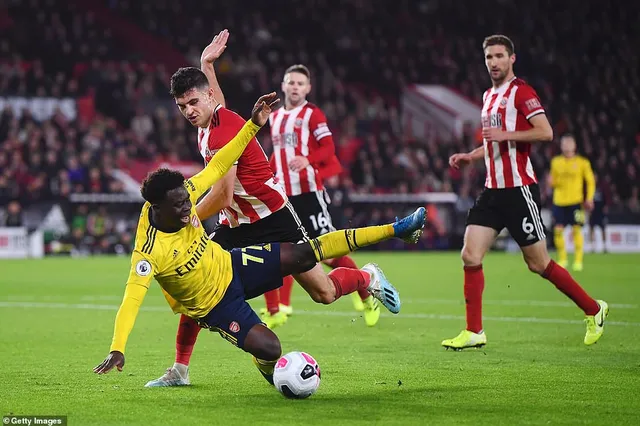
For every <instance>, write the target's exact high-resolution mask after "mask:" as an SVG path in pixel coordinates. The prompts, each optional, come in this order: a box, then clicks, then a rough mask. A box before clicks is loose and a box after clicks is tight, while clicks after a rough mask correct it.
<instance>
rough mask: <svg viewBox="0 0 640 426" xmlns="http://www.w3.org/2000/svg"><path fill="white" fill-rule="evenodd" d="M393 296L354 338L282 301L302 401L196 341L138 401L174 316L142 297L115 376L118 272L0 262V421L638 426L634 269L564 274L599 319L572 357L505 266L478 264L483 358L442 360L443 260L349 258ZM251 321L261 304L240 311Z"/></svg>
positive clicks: (607, 261)
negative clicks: (305, 380)
mask: <svg viewBox="0 0 640 426" xmlns="http://www.w3.org/2000/svg"><path fill="white" fill-rule="evenodd" d="M356 260H357V262H358V263H359V264H361V265H362V264H364V263H366V262H368V261H375V262H377V263H378V264H379V265H380V266H381V267H382V268H383V269H384V271H385V273H386V275H387V277H388V278H389V279H390V280H391V282H393V283H394V284H395V285H396V287H397V288H398V289H399V290H400V295H401V297H402V301H403V305H402V311H401V313H400V314H399V315H397V316H392V315H390V314H389V313H384V314H383V316H382V317H381V319H380V322H379V323H378V325H377V326H376V327H373V328H367V327H366V326H365V324H364V322H363V320H362V318H361V317H360V315H359V313H356V312H355V311H354V310H353V307H352V304H351V299H350V296H347V297H345V298H344V300H339V301H338V302H337V303H335V304H333V305H331V306H321V305H317V304H314V303H313V302H312V301H311V300H310V299H309V298H308V297H307V296H306V294H305V293H304V292H303V290H302V289H301V288H300V287H296V288H295V289H294V296H293V307H294V316H292V317H291V318H290V319H289V322H288V323H287V324H286V325H285V326H284V327H282V328H279V329H277V330H276V333H277V334H278V335H279V337H280V339H281V340H282V345H283V350H284V351H285V352H289V351H293V350H301V351H306V352H309V353H310V354H312V355H313V356H314V357H315V358H316V359H317V360H318V363H319V364H320V368H321V371H322V382H321V385H320V388H319V390H318V392H317V394H316V395H314V396H312V397H311V398H310V399H307V400H287V399H285V398H284V397H282V396H281V395H280V394H279V393H278V392H277V391H276V390H275V389H273V388H272V387H270V386H269V385H268V384H267V383H266V382H265V381H264V379H263V378H262V377H261V376H260V374H259V373H258V371H257V370H256V369H255V368H254V366H253V364H252V363H251V357H250V356H249V355H248V354H245V353H244V352H242V351H240V350H238V349H237V348H235V347H233V346H232V345H230V344H229V343H227V342H226V341H225V340H223V339H221V338H220V337H219V335H218V334H214V333H210V332H208V331H206V330H203V332H202V333H201V334H200V338H199V341H198V343H197V345H196V348H195V351H194V355H193V358H192V362H191V372H190V377H191V382H192V383H193V385H192V386H190V387H184V388H155V389H146V388H144V387H143V386H144V384H145V383H146V382H147V381H148V380H150V379H153V378H156V377H158V376H160V375H162V373H163V372H164V370H165V369H166V368H167V367H169V366H170V365H172V364H173V354H174V345H175V332H176V329H177V324H178V317H177V316H174V315H173V314H172V313H171V311H170V309H169V307H168V305H167V304H166V302H165V300H164V298H163V297H162V294H161V292H160V290H159V288H158V285H157V284H154V285H153V286H152V289H151V290H150V291H149V293H148V294H147V297H146V299H145V301H144V303H143V305H142V309H141V311H140V314H139V316H138V319H137V321H136V324H135V327H134V329H133V332H132V334H131V336H130V338H129V342H128V345H127V352H126V365H125V368H124V371H123V372H122V373H119V372H117V371H115V370H114V371H112V372H111V373H109V374H107V375H105V376H97V375H95V374H93V372H92V368H93V367H94V366H95V365H97V364H99V363H100V362H101V361H102V360H103V359H104V357H105V356H106V355H107V354H108V350H109V345H110V343H111V336H112V331H113V322H114V318H115V313H116V309H117V307H118V305H119V303H120V300H121V299H122V294H123V291H124V283H125V281H126V278H127V274H128V268H129V266H128V265H129V263H128V262H129V261H128V259H127V258H115V257H114V258H106V257H103V258H83V259H71V258H47V259H43V260H20V261H0V290H1V291H0V324H2V327H0V341H1V342H2V349H1V350H0V353H1V354H2V356H1V363H0V412H1V414H2V415H7V414H9V413H12V414H15V415H66V416H68V424H69V425H90V424H95V425H115V424H122V425H124V424H127V425H137V424H140V425H152V424H158V425H173V424H175V425H178V424H180V425H200V424H203V425H204V424H212V425H213V424H225V425H266V424H279V425H290V424H308V425H315V424H331V425H358V424H361V425H365V424H380V425H408V424H419V425H424V424H437V425H442V424H489V425H493V424H505V425H512V424H554V425H555V424H640V338H639V337H640V311H639V305H640V282H639V278H640V262H639V260H640V256H638V255H637V254H632V255H587V256H586V258H585V270H584V272H581V273H576V274H574V275H575V276H576V277H577V279H578V280H579V281H580V282H581V283H582V284H583V286H584V287H585V288H586V289H587V291H589V292H590V293H591V294H592V295H593V296H594V297H596V298H601V299H604V300H606V301H607V302H608V303H609V306H610V308H611V310H610V314H609V319H608V322H607V324H606V327H605V333H604V336H603V337H602V339H601V340H600V341H599V342H598V343H597V344H596V345H593V346H591V347H587V346H585V345H584V344H583V343H582V339H583V338H584V332H585V325H584V323H583V321H582V320H583V316H582V312H581V311H579V309H578V308H576V307H575V306H574V305H573V304H572V303H571V302H570V301H569V300H568V299H566V298H565V297H564V296H563V295H562V294H561V293H559V292H558V291H557V290H556V289H555V288H554V287H553V285H552V284H550V283H548V282H546V281H545V280H543V279H541V278H540V277H538V276H536V275H533V274H531V273H530V272H529V271H528V270H527V268H526V266H525V265H524V263H523V262H522V258H521V257H520V255H515V254H513V255H512V254H503V253H491V254H490V255H489V256H488V257H487V259H486V261H485V264H484V265H485V267H484V269H485V276H486V288H485V293H484V300H485V305H484V312H483V313H484V317H485V321H484V326H485V330H486V333H487V337H488V344H487V346H486V347H484V348H483V349H471V350H467V351H463V352H453V351H445V350H444V349H443V348H442V347H441V346H440V342H441V340H442V339H444V338H449V337H454V336H455V335H457V334H458V333H459V332H460V330H462V329H463V328H464V300H463V297H462V268H461V267H460V260H459V257H458V254H457V253H431V252H425V253H377V252H362V253H359V254H357V256H356ZM252 305H253V306H254V307H255V308H259V307H261V306H262V305H263V300H262V299H261V298H260V299H255V300H254V301H253V302H252Z"/></svg>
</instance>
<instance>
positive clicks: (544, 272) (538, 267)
mask: <svg viewBox="0 0 640 426" xmlns="http://www.w3.org/2000/svg"><path fill="white" fill-rule="evenodd" d="M522 254H523V256H524V259H525V261H526V262H527V266H528V267H529V269H530V270H531V271H532V272H535V273H537V274H540V276H542V278H544V279H546V280H548V281H551V283H553V285H555V286H556V288H557V289H558V290H560V291H561V292H562V293H564V295H565V296H567V297H568V298H570V299H571V300H572V301H573V302H574V303H575V304H576V305H577V306H578V307H579V308H580V309H582V311H583V312H584V313H585V315H586V318H585V322H586V323H587V332H586V334H585V336H584V344H585V345H592V344H594V343H596V342H597V341H598V340H599V339H600V337H602V334H603V333H604V321H605V319H606V318H607V315H609V305H608V304H607V303H606V302H605V301H604V300H595V299H593V298H592V297H591V296H589V295H588V294H587V292H586V291H584V289H583V288H582V287H581V286H580V284H578V283H577V282H576V281H575V280H574V279H573V277H572V276H571V274H569V272H568V271H567V270H566V269H564V268H563V267H562V266H560V265H559V264H557V263H556V262H554V261H553V260H552V259H551V258H550V257H549V254H548V253H547V246H546V242H545V241H544V240H542V241H538V242H537V243H535V244H532V245H530V246H527V247H522Z"/></svg>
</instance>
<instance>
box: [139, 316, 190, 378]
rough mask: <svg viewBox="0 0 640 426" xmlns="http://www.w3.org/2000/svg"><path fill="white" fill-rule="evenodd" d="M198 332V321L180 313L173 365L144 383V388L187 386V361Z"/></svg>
mask: <svg viewBox="0 0 640 426" xmlns="http://www.w3.org/2000/svg"><path fill="white" fill-rule="evenodd" d="M199 333H200V326H199V325H198V323H197V322H196V321H195V320H193V319H191V318H189V317H188V316H186V315H180V323H179V325H178V334H177V335H176V360H175V363H174V364H173V366H171V367H169V368H167V371H166V372H165V373H164V374H163V375H162V376H161V377H159V378H157V379H155V380H150V381H149V382H147V384H146V385H144V386H145V387H146V388H155V387H167V386H188V385H190V384H191V382H190V381H189V361H190V360H191V354H192V353H193V347H194V345H195V343H196V340H197V338H198V334H199Z"/></svg>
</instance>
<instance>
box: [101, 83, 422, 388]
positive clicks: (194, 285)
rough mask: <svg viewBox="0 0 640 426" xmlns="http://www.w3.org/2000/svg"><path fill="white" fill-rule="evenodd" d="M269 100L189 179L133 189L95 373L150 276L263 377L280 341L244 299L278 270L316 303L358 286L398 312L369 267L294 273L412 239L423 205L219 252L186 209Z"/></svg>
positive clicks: (128, 323)
mask: <svg viewBox="0 0 640 426" xmlns="http://www.w3.org/2000/svg"><path fill="white" fill-rule="evenodd" d="M277 102H278V100H277V99H276V94H275V93H272V94H269V95H265V96H263V97H261V98H260V99H259V100H258V102H257V103H256V105H255V107H254V109H253V112H252V118H251V120H250V121H248V122H247V123H246V124H245V125H244V127H243V128H242V129H241V130H240V132H239V133H238V134H237V135H236V136H235V137H234V138H233V139H232V140H231V141H230V142H229V143H228V144H227V145H225V146H224V147H223V148H222V149H221V150H220V151H219V152H218V153H217V154H216V155H215V156H214V157H213V159H212V161H211V162H210V163H209V164H208V165H207V166H206V168H205V169H204V170H203V171H201V172H200V173H198V174H197V175H195V176H194V177H192V178H191V179H187V180H185V179H184V176H182V174H180V173H179V172H177V171H172V170H168V169H159V170H157V171H155V172H154V173H152V174H150V175H149V176H148V177H147V178H146V179H145V181H144V183H143V185H142V190H141V192H142V196H143V198H144V199H145V200H146V202H145V204H144V206H143V207H142V212H141V215H140V220H139V223H138V230H137V234H136V242H135V249H134V253H133V254H132V257H131V269H130V272H129V279H128V280H127V285H126V288H125V294H124V298H123V301H122V304H121V305H120V309H119V310H118V313H117V315H116V321H115V328H114V334H113V341H112V344H111V350H110V353H109V355H108V356H107V358H106V359H105V360H104V361H103V362H102V363H101V364H100V365H98V366H97V367H95V368H94V372H96V373H98V374H103V373H107V372H109V371H110V370H111V369H113V368H114V367H116V368H117V369H118V370H122V367H123V366H124V362H125V358H124V349H125V346H126V342H127V339H128V336H129V334H130V332H131V330H132V328H133V324H134V322H135V318H136V316H137V314H138V311H139V308H140V305H141V303H142V300H143V298H144V296H145V294H146V292H147V290H148V289H149V286H150V284H151V280H152V278H155V279H156V281H157V282H158V283H159V284H160V286H161V287H162V290H163V293H164V295H165V297H166V299H167V301H168V302H169V304H170V305H171V308H172V309H173V311H174V312H175V313H181V314H185V315H187V316H189V317H191V318H193V319H195V320H196V321H197V322H198V324H199V325H200V326H201V327H204V328H209V329H211V330H215V331H218V332H219V333H220V335H221V336H222V337H224V338H225V339H227V340H228V341H230V342H231V343H233V344H235V345H236V346H238V347H239V348H241V349H243V350H245V351H246V352H249V353H251V354H252V355H253V356H254V364H256V366H257V367H258V369H259V370H260V372H261V373H262V374H263V376H264V377H265V378H266V379H267V380H269V381H270V382H271V383H273V378H272V374H273V367H274V365H275V363H276V361H277V360H278V358H279V357H280V355H281V347H280V341H279V340H278V337H277V336H276V335H275V334H274V333H273V331H271V330H269V329H268V328H267V327H266V326H264V324H262V322H261V321H260V319H259V318H258V316H257V314H256V313H255V312H254V311H253V310H252V309H251V307H250V306H249V304H248V303H247V302H246V300H248V299H251V298H253V297H256V296H259V295H261V294H264V292H266V291H269V290H273V289H275V288H278V287H279V286H280V285H282V277H283V276H287V275H291V274H293V275H295V276H296V280H298V282H299V283H300V284H301V285H302V286H303V287H304V289H305V290H306V291H307V292H308V293H309V295H310V296H311V298H312V299H313V300H314V301H316V302H318V303H324V304H329V303H333V302H334V301H335V300H337V299H338V298H340V297H341V296H342V295H346V294H350V293H352V292H353V291H356V290H358V289H367V291H369V292H370V293H371V294H372V295H373V296H374V297H375V298H376V299H378V300H380V302H381V303H382V304H383V305H384V306H385V307H387V309H389V310H390V311H391V312H392V313H398V312H399V310H400V298H399V295H398V292H397V290H396V289H395V288H394V287H393V286H392V285H391V283H389V281H388V280H387V279H386V277H385V276H384V274H383V273H382V271H381V270H380V268H379V267H377V266H376V265H373V264H369V265H365V266H364V267H363V268H362V269H360V270H355V271H354V270H347V272H348V273H345V271H341V270H340V269H346V268H337V269H335V270H334V271H332V272H331V273H330V274H329V275H324V276H318V275H312V276H305V274H304V273H305V272H307V271H309V270H311V269H313V268H314V266H315V265H316V263H317V262H320V261H323V260H326V259H331V258H334V257H339V256H344V255H345V254H347V253H349V252H352V251H354V250H356V249H358V248H360V247H364V246H366V245H370V244H375V243H377V242H380V241H383V240H386V239H389V238H394V237H395V238H401V239H403V240H405V241H407V242H416V241H417V240H418V237H419V236H420V233H421V232H422V228H423V227H424V221H425V209H424V208H419V209H418V210H416V211H415V212H414V213H413V214H412V215H410V216H408V217H406V218H404V219H401V220H399V221H396V222H395V223H392V224H388V225H381V226H371V227H367V228H359V229H348V230H341V231H335V232H331V233H328V234H325V235H322V236H321V237H318V238H316V239H313V240H311V241H309V242H304V243H301V244H293V243H282V244H280V243H272V244H264V245H258V246H251V247H246V248H243V249H234V250H232V251H231V252H227V251H225V250H223V249H222V248H221V247H220V246H219V245H218V244H216V243H215V242H212V241H211V240H209V238H208V237H207V234H206V232H205V231H204V228H203V226H202V224H201V223H200V220H199V219H198V217H197V215H196V210H195V203H196V201H197V200H198V198H199V197H200V196H201V195H203V194H204V193H205V192H206V190H207V189H208V188H211V186H212V185H213V184H214V183H215V182H216V181H217V180H219V179H220V178H222V177H223V176H224V174H225V173H226V172H227V171H228V170H229V169H230V168H231V167H232V166H233V164H234V163H235V162H236V161H237V160H238V158H239V157H240V155H241V154H242V151H243V150H244V149H245V148H246V146H247V145H248V144H249V142H250V141H251V139H252V138H253V137H254V136H255V134H256V133H257V132H258V130H259V129H260V127H261V126H263V125H264V124H265V122H266V121H267V119H268V116H269V113H270V112H271V108H272V107H273V106H274V105H275V104H276V103H277ZM349 271H350V272H349ZM300 274H302V275H300Z"/></svg>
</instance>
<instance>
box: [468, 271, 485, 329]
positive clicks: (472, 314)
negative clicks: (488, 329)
mask: <svg viewBox="0 0 640 426" xmlns="http://www.w3.org/2000/svg"><path fill="white" fill-rule="evenodd" d="M483 290H484V272H483V271H482V265H478V266H465V267H464V302H465V304H466V305H465V306H466V312H467V330H469V331H472V332H474V333H479V332H481V331H482V291H483Z"/></svg>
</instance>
